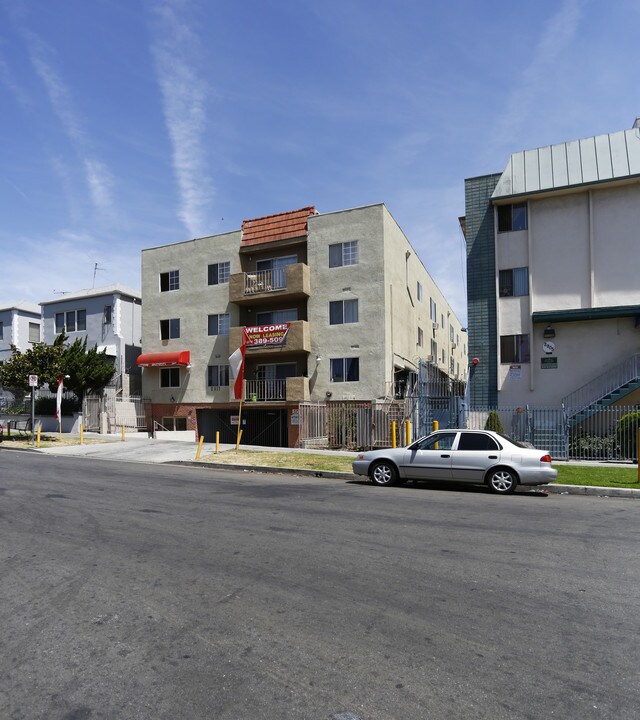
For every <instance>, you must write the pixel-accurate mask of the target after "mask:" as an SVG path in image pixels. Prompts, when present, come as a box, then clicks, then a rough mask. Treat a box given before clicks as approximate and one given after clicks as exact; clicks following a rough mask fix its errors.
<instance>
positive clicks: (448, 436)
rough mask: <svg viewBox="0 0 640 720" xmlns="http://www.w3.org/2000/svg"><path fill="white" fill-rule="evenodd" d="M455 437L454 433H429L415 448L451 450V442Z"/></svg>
mask: <svg viewBox="0 0 640 720" xmlns="http://www.w3.org/2000/svg"><path fill="white" fill-rule="evenodd" d="M455 439H456V433H440V434H438V435H429V437H426V438H425V439H424V440H422V441H421V442H420V444H419V445H418V447H417V448H416V449H417V450H451V448H452V447H453V442H454V440H455Z"/></svg>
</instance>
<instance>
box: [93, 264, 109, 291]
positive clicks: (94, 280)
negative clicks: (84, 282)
mask: <svg viewBox="0 0 640 720" xmlns="http://www.w3.org/2000/svg"><path fill="white" fill-rule="evenodd" d="M98 270H100V272H106V270H104V269H103V268H101V267H98V263H95V265H94V266H93V283H92V285H91V287H92V288H94V287H95V286H96V273H97V272H98Z"/></svg>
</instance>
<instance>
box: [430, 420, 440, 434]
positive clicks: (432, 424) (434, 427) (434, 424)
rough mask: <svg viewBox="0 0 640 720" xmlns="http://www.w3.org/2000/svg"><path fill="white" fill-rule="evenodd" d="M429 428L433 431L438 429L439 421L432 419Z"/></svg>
mask: <svg viewBox="0 0 640 720" xmlns="http://www.w3.org/2000/svg"><path fill="white" fill-rule="evenodd" d="M431 429H432V430H433V432H435V431H436V430H439V429H440V423H439V422H438V421H437V420H434V421H433V422H432V423H431Z"/></svg>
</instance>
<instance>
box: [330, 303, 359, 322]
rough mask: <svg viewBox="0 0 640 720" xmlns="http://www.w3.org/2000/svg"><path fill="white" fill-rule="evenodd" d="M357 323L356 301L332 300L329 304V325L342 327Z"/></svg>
mask: <svg viewBox="0 0 640 720" xmlns="http://www.w3.org/2000/svg"><path fill="white" fill-rule="evenodd" d="M357 322H358V301H357V300H333V301H331V302H330V303H329V325H344V324H346V323H357Z"/></svg>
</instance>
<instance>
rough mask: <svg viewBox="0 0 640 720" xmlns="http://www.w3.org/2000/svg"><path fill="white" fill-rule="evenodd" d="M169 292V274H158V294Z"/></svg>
mask: <svg viewBox="0 0 640 720" xmlns="http://www.w3.org/2000/svg"><path fill="white" fill-rule="evenodd" d="M168 290H169V273H160V292H167V291H168Z"/></svg>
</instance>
